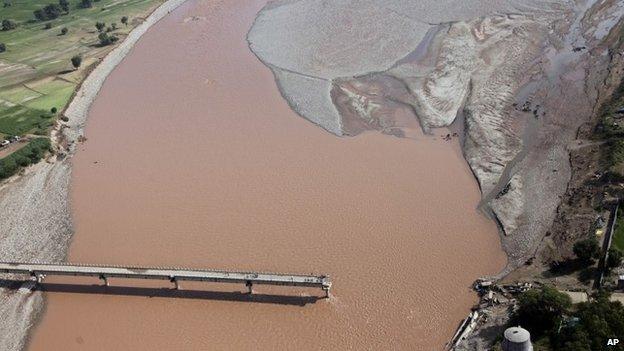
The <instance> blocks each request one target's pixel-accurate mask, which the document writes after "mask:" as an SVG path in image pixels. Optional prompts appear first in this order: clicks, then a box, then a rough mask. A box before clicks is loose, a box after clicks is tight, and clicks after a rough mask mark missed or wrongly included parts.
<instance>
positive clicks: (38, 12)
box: [33, 9, 48, 21]
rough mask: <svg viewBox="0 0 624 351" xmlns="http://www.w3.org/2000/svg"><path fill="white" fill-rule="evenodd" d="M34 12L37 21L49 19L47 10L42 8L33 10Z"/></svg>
mask: <svg viewBox="0 0 624 351" xmlns="http://www.w3.org/2000/svg"><path fill="white" fill-rule="evenodd" d="M33 14H34V15H35V18H36V19H37V21H45V20H47V19H48V17H47V16H46V14H45V12H43V10H42V9H38V10H35V11H33Z"/></svg>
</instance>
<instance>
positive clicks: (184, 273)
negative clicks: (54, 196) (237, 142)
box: [0, 262, 332, 297]
mask: <svg viewBox="0 0 624 351" xmlns="http://www.w3.org/2000/svg"><path fill="white" fill-rule="evenodd" d="M0 273H13V274H27V275H29V276H30V277H32V279H34V280H35V281H37V282H38V283H40V282H42V281H43V279H44V278H45V277H46V276H48V275H60V276H83V277H96V278H99V279H101V280H102V281H103V282H104V284H105V285H106V286H108V278H128V279H155V280H169V281H170V282H172V283H173V284H174V285H175V288H176V289H180V282H181V281H201V282H215V283H237V284H245V286H246V287H247V289H248V292H249V293H250V294H251V293H253V286H254V285H261V284H264V285H284V286H298V287H312V288H321V289H322V290H323V291H324V292H325V297H329V290H330V289H331V286H332V283H331V281H330V279H329V277H327V276H325V275H320V276H316V275H292V274H279V273H256V272H228V271H217V270H199V269H185V268H152V267H123V266H101V265H85V264H81V265H77V264H63V263H59V264H51V263H20V262H0Z"/></svg>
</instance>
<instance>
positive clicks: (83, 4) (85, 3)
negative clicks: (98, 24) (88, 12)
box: [78, 0, 93, 9]
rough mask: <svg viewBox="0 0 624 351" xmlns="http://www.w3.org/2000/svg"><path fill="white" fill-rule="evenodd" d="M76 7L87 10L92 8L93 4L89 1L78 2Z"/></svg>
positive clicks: (81, 0)
mask: <svg viewBox="0 0 624 351" xmlns="http://www.w3.org/2000/svg"><path fill="white" fill-rule="evenodd" d="M78 6H79V7H80V8H83V9H89V8H91V7H93V2H92V1H91V0H80V4H79V5H78Z"/></svg>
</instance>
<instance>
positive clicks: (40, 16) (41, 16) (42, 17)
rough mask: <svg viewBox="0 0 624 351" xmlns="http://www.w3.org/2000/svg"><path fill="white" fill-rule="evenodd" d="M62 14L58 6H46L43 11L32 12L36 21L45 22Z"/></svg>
mask: <svg viewBox="0 0 624 351" xmlns="http://www.w3.org/2000/svg"><path fill="white" fill-rule="evenodd" d="M62 13H63V9H62V8H61V6H59V5H58V4H48V5H46V6H45V7H44V8H43V9H38V10H35V11H33V14H34V15H35V18H36V19H37V20H38V21H47V20H53V19H55V18H58V17H59V16H60V15H61V14H62Z"/></svg>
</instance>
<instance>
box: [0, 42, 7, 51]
mask: <svg viewBox="0 0 624 351" xmlns="http://www.w3.org/2000/svg"><path fill="white" fill-rule="evenodd" d="M5 51H6V45H5V44H4V43H0V52H5Z"/></svg>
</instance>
